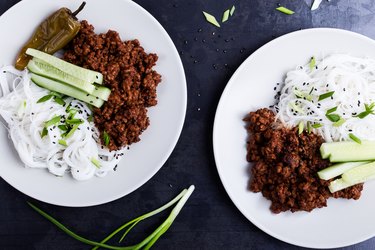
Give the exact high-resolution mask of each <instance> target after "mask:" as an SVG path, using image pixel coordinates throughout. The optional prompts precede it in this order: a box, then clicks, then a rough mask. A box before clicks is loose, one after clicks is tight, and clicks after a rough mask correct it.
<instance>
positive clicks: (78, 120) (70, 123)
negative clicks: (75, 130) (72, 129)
mask: <svg viewBox="0 0 375 250" xmlns="http://www.w3.org/2000/svg"><path fill="white" fill-rule="evenodd" d="M65 122H66V124H69V125H73V124H82V123H83V120H82V119H66V120H65Z"/></svg>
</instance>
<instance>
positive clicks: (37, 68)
mask: <svg viewBox="0 0 375 250" xmlns="http://www.w3.org/2000/svg"><path fill="white" fill-rule="evenodd" d="M27 69H28V70H29V71H31V72H32V73H35V74H38V75H41V76H45V77H48V78H52V79H54V80H58V81H61V82H64V83H67V84H69V85H71V86H73V87H76V88H78V89H81V90H83V91H85V92H87V93H89V94H92V92H93V91H94V90H95V86H94V85H93V84H92V83H90V82H87V81H84V80H82V79H79V78H77V77H74V76H72V75H70V74H68V73H66V72H63V71H61V70H59V69H58V68H55V67H53V66H52V65H49V64H47V63H45V62H44V61H42V60H39V59H37V58H35V57H34V58H33V59H32V60H30V61H29V63H28V64H27Z"/></svg>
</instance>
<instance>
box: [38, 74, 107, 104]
mask: <svg viewBox="0 0 375 250" xmlns="http://www.w3.org/2000/svg"><path fill="white" fill-rule="evenodd" d="M31 80H32V81H33V82H35V84H37V85H39V86H40V87H42V88H45V89H49V90H51V91H55V92H58V93H61V94H64V95H68V96H71V97H74V98H76V99H78V100H81V101H84V102H86V103H89V104H91V105H93V106H95V107H97V108H100V107H101V106H102V105H103V103H104V100H102V99H100V98H99V97H95V96H93V95H90V94H87V93H85V92H83V91H82V90H79V89H77V88H75V87H72V86H70V85H68V84H65V83H62V82H59V81H56V80H52V79H50V78H47V77H44V76H40V75H37V74H34V73H31Z"/></svg>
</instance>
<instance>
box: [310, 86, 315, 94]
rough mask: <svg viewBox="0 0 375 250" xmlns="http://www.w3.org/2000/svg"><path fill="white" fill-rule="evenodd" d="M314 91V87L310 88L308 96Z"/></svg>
mask: <svg viewBox="0 0 375 250" xmlns="http://www.w3.org/2000/svg"><path fill="white" fill-rule="evenodd" d="M313 91H314V87H311V89H310V92H309V95H311V93H312V92H313Z"/></svg>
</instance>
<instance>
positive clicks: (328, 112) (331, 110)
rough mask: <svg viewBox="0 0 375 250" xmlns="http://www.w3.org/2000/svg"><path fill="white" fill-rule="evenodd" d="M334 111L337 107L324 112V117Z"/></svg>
mask: <svg viewBox="0 0 375 250" xmlns="http://www.w3.org/2000/svg"><path fill="white" fill-rule="evenodd" d="M336 110H337V106H336V107H334V108H331V109H328V110H327V112H326V115H328V114H331V113H333V112H335V111H336Z"/></svg>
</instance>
